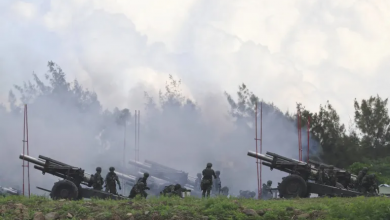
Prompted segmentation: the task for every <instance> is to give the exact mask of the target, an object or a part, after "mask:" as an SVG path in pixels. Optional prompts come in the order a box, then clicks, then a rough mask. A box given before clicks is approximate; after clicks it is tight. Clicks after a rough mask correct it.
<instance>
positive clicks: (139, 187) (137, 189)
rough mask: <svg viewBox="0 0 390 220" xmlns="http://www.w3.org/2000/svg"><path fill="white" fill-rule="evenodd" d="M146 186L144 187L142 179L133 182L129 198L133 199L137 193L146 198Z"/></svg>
mask: <svg viewBox="0 0 390 220" xmlns="http://www.w3.org/2000/svg"><path fill="white" fill-rule="evenodd" d="M146 188H147V187H145V184H144V182H142V181H140V182H138V183H137V184H135V185H134V186H133V188H131V191H130V195H129V198H130V199H133V198H135V197H136V196H137V195H141V196H142V197H144V198H145V199H146V197H147V196H148V194H147V193H146V192H145V190H146Z"/></svg>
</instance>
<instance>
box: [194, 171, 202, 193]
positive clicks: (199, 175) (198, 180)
mask: <svg viewBox="0 0 390 220" xmlns="http://www.w3.org/2000/svg"><path fill="white" fill-rule="evenodd" d="M196 176H197V177H198V178H196V180H195V190H202V189H201V182H202V174H201V173H198V174H196Z"/></svg>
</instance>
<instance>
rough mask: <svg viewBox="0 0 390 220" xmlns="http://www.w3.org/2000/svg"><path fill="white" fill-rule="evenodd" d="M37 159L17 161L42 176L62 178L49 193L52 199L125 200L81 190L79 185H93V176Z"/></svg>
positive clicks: (26, 156) (41, 158)
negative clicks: (24, 161) (28, 163)
mask: <svg viewBox="0 0 390 220" xmlns="http://www.w3.org/2000/svg"><path fill="white" fill-rule="evenodd" d="M38 158H39V159H36V158H34V157H31V156H28V155H23V154H21V155H20V156H19V159H21V160H26V161H28V162H30V163H33V164H35V165H34V168H35V169H37V170H40V171H42V174H43V175H44V174H45V173H49V174H51V175H53V176H57V177H60V178H62V179H63V180H60V181H58V182H56V183H54V186H53V188H52V189H51V191H50V197H51V198H52V199H55V200H56V199H70V200H79V199H82V198H93V197H95V198H101V199H105V198H110V199H127V198H126V197H123V196H120V195H114V194H111V193H108V192H104V191H100V190H94V189H91V188H83V187H81V185H84V186H87V187H91V186H92V184H93V175H91V174H89V173H86V172H85V171H84V170H83V169H81V168H78V167H74V166H71V165H68V164H65V163H62V162H60V161H57V160H54V159H51V158H49V157H45V156H41V155H39V157H38Z"/></svg>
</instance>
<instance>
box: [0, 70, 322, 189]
mask: <svg viewBox="0 0 390 220" xmlns="http://www.w3.org/2000/svg"><path fill="white" fill-rule="evenodd" d="M48 67H49V72H48V74H47V77H46V80H41V79H39V78H38V77H34V78H35V79H34V82H26V83H25V84H24V86H16V91H17V92H18V93H16V92H15V94H16V95H15V94H14V93H13V92H11V93H10V94H9V102H8V105H9V106H10V109H11V110H10V111H7V110H6V108H5V107H3V108H2V109H1V114H0V117H1V121H2V122H3V123H1V125H0V129H1V130H0V131H1V132H0V134H1V136H0V138H1V140H2V142H1V145H0V146H1V149H2V151H3V152H6V153H3V154H1V158H0V160H1V161H2V164H5V165H6V166H1V168H0V169H1V170H0V171H1V173H2V177H1V178H2V180H1V181H2V183H3V184H4V183H7V184H10V185H13V186H14V185H17V186H19V187H20V184H21V179H22V174H21V171H22V170H21V163H22V161H21V160H20V159H18V155H19V154H20V153H21V150H22V142H21V140H22V131H23V108H22V107H23V106H22V105H20V103H28V105H27V107H28V126H29V140H28V141H29V147H30V152H29V153H30V155H31V156H33V157H38V155H43V156H47V157H50V158H53V159H55V160H59V161H61V162H64V163H67V164H71V165H73V166H76V167H81V168H83V169H85V170H86V172H89V173H93V172H94V170H95V168H96V167H97V166H101V167H102V168H103V173H104V174H105V173H106V172H107V171H108V168H109V167H110V166H114V167H116V170H117V171H119V172H122V173H127V174H134V173H132V167H131V166H130V165H128V164H127V163H128V160H129V159H134V157H135V152H134V139H135V123H134V109H131V108H129V110H128V111H129V112H128V113H130V114H128V118H127V119H126V117H125V116H126V110H124V109H118V108H116V107H113V110H106V109H104V108H103V107H102V106H101V105H100V102H99V97H98V96H97V95H96V94H95V93H93V92H89V91H88V90H86V89H84V88H83V87H82V85H80V84H79V83H78V82H77V81H74V82H72V83H69V82H67V81H66V79H65V78H66V74H65V73H64V72H62V69H61V68H60V67H59V66H57V65H56V64H54V63H52V62H49V66H48ZM144 88H145V87H140V88H138V89H144ZM14 90H15V89H14ZM136 90H137V89H136ZM17 97H19V100H18V99H17ZM229 97H230V96H229ZM233 99H235V100H236V99H237V98H234V96H233ZM143 100H144V103H145V104H144V108H143V109H142V110H141V124H140V126H141V127H140V159H141V162H142V161H143V160H144V159H148V160H152V161H155V162H158V163H161V164H164V165H166V166H170V167H172V168H175V169H178V170H183V171H185V172H188V173H189V174H190V175H191V176H194V177H195V176H196V174H197V173H200V172H201V171H202V170H203V169H204V168H205V165H206V163H208V162H211V163H213V167H214V169H215V170H219V171H221V179H222V183H223V185H224V186H228V187H229V188H230V190H231V193H233V194H237V193H238V191H239V190H248V189H249V190H255V189H256V187H257V179H256V167H255V161H256V160H255V159H254V158H251V157H248V156H247V155H246V153H247V151H248V150H255V141H254V137H255V128H254V115H253V106H252V107H250V106H251V105H250V104H251V103H250V102H249V99H248V98H244V99H238V100H236V101H234V100H233V102H236V103H232V102H231V101H232V100H231V99H230V104H229V102H228V100H229V99H228V98H227V97H226V96H224V95H223V91H219V92H218V93H217V92H215V93H210V94H205V95H204V96H203V97H201V98H200V100H199V102H197V101H196V100H191V99H189V98H187V97H186V96H184V95H183V93H182V91H181V82H180V81H179V80H178V79H175V78H173V77H171V78H169V79H167V84H166V87H165V88H163V89H162V90H161V91H160V92H159V93H155V94H150V92H149V93H146V94H145V96H144V97H143ZM236 104H237V105H238V108H237V107H235V106H234V105H236ZM263 107H264V109H263V152H264V153H265V152H266V151H271V152H274V153H279V154H282V155H284V156H289V157H294V158H297V155H298V148H297V147H296V146H297V131H296V126H295V124H296V123H295V122H294V120H292V119H291V118H289V117H287V116H285V115H284V114H283V113H282V112H281V111H280V110H278V109H277V108H276V107H274V106H272V105H270V104H266V103H264V104H263ZM245 109H246V110H245ZM259 112H260V110H259ZM259 122H260V117H259ZM124 123H126V131H125V126H124ZM259 128H260V127H259ZM304 136H305V135H303V139H304ZM124 139H126V142H127V144H126V145H124ZM313 149H314V150H318V147H316V148H313ZM123 155H125V163H124V161H123ZM32 167H33V166H32V165H31V167H30V168H31V169H30V172H31V179H32V182H31V186H32V187H33V188H32V192H33V193H37V194H41V193H42V192H39V191H37V190H36V189H35V187H36V186H40V187H45V188H48V189H51V187H52V184H53V182H54V181H56V180H57V179H58V178H57V177H53V176H51V175H49V174H46V175H45V176H44V177H43V176H42V174H40V172H39V171H37V170H35V169H32ZM284 175H286V174H282V173H280V172H277V171H273V172H271V171H269V170H267V169H264V171H263V178H264V179H265V180H268V179H271V180H273V181H274V183H275V184H276V183H277V181H280V178H281V177H282V176H284Z"/></svg>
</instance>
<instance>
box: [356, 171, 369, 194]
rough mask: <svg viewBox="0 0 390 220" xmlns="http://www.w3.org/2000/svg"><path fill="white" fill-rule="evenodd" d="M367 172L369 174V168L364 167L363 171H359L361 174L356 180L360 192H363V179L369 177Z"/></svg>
mask: <svg viewBox="0 0 390 220" xmlns="http://www.w3.org/2000/svg"><path fill="white" fill-rule="evenodd" d="M367 172H368V168H367V167H363V169H362V170H361V171H359V174H358V177H357V178H356V183H355V184H356V187H357V188H358V191H359V192H363V190H364V189H363V187H362V181H363V178H364V177H365V176H366V175H367Z"/></svg>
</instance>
